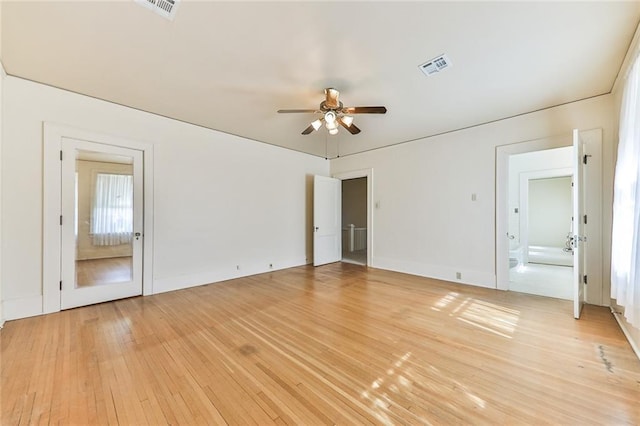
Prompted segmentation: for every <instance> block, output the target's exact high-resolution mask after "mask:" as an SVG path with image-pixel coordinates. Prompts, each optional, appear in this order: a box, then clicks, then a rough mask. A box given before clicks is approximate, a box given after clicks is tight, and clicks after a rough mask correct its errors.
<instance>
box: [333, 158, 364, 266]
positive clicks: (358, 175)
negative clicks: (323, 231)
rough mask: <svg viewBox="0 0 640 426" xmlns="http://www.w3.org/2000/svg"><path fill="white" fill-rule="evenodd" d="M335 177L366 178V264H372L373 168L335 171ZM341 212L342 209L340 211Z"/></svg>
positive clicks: (347, 178) (342, 178) (345, 178)
mask: <svg viewBox="0 0 640 426" xmlns="http://www.w3.org/2000/svg"><path fill="white" fill-rule="evenodd" d="M332 177H334V178H336V179H340V180H341V181H342V180H349V179H357V178H363V177H366V178H367V266H373V262H372V260H373V169H372V168H370V169H360V170H352V171H348V172H341V173H335V174H333V175H332ZM340 214H342V211H340Z"/></svg>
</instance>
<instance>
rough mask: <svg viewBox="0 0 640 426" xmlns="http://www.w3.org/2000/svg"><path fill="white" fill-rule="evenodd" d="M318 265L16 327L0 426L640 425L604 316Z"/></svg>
mask: <svg viewBox="0 0 640 426" xmlns="http://www.w3.org/2000/svg"><path fill="white" fill-rule="evenodd" d="M571 314H572V311H571V304H570V303H569V302H567V301H564V300H557V299H548V298H543V297H538V296H530V295H524V294H518V293H512V292H501V291H496V290H490V289H484V288H477V287H470V286H464V285H460V284H453V283H447V282H442V281H437V280H431V279H426V278H420V277H415V276H410V275H406V274H399V273H395V272H390V271H382V270H376V269H373V268H366V267H362V266H358V265H349V264H341V263H336V264H331V265H326V266H322V267H318V268H314V267H310V266H305V267H299V268H292V269H288V270H283V271H277V272H271V273H268V274H262V275H257V276H252V277H246V278H241V279H237V280H230V281H226V282H222V283H216V284H211V285H205V286H200V287H195V288H190V289H187V290H181V291H175V292H171V293H164V294H159V295H155V296H149V297H138V298H131V299H126V300H120V301H116V302H111V303H104V304H100V305H94V306H88V307H83V308H77V309H72V310H68V311H63V312H59V313H55V314H51V315H45V316H41V317H35V318H27V319H24V320H17V321H10V322H7V323H6V324H5V327H4V328H3V329H2V331H0V338H1V354H0V355H1V357H2V358H1V361H2V362H1V366H0V367H1V368H0V378H1V385H2V389H1V391H0V392H1V395H0V397H1V402H2V404H1V406H0V424H91V425H93V424H105V425H111V424H113V425H115V424H121V425H142V424H149V425H160V424H218V425H250V424H256V425H268V424H278V425H292V424H304V425H311V424H313V425H319V424H491V425H493V424H536V425H538V424H580V425H582V424H640V404H638V401H640V361H639V360H638V359H637V358H636V357H635V355H634V354H633V352H632V350H631V348H630V347H629V344H628V343H627V342H626V340H625V339H624V335H623V334H622V333H621V331H620V329H619V328H618V326H617V324H616V323H615V320H614V318H613V317H612V315H611V313H610V312H609V310H608V309H607V308H601V307H595V306H585V309H584V315H583V318H582V319H581V320H579V321H576V320H574V319H573V318H572V315H571Z"/></svg>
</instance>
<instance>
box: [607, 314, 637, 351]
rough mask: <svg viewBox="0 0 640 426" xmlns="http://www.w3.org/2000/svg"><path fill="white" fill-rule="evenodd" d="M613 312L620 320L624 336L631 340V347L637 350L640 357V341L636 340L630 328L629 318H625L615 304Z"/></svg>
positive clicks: (618, 320)
mask: <svg viewBox="0 0 640 426" xmlns="http://www.w3.org/2000/svg"><path fill="white" fill-rule="evenodd" d="M611 313H612V314H613V317H614V318H615V319H616V321H617V322H618V325H619V326H620V329H621V330H622V332H623V333H624V336H625V337H626V338H627V340H628V341H629V344H630V345H631V349H633V352H635V354H636V356H637V357H638V359H640V342H636V341H635V339H634V338H633V334H632V333H631V330H629V325H628V324H627V320H626V319H625V318H624V316H623V315H622V313H620V312H618V311H617V310H615V309H614V308H613V306H612V307H611Z"/></svg>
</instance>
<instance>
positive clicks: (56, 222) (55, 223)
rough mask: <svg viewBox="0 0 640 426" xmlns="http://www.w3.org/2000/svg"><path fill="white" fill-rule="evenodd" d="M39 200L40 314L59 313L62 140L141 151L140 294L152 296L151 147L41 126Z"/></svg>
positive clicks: (52, 125) (139, 143)
mask: <svg viewBox="0 0 640 426" xmlns="http://www.w3.org/2000/svg"><path fill="white" fill-rule="evenodd" d="M43 127H44V128H43V134H44V138H43V145H44V146H43V154H44V159H43V177H44V181H43V200H42V312H43V313H45V314H47V313H51V312H58V311H60V307H61V305H60V279H61V278H60V277H61V265H60V262H61V229H60V215H61V203H60V201H61V192H62V182H61V161H60V151H61V149H62V138H64V137H66V138H72V139H79V140H84V141H88V142H96V143H101V144H104V145H112V146H119V147H124V148H130V149H136V150H139V151H142V155H143V169H144V172H143V180H144V182H143V192H144V195H143V198H144V200H143V209H144V213H143V218H144V219H143V220H144V225H143V227H144V231H143V232H144V244H143V254H142V265H143V266H142V294H143V296H147V295H150V294H153V145H152V144H150V143H146V142H140V141H134V140H130V139H124V138H120V137H115V136H110V135H105V134H101V133H97V132H93V131H90V130H83V129H78V128H75V127H70V126H64V125H59V124H55V123H47V122H45V123H44V126H43Z"/></svg>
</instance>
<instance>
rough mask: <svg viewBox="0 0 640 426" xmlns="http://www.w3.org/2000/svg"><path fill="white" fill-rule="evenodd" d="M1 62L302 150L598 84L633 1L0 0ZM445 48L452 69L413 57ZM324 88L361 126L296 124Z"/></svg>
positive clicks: (531, 103)
mask: <svg viewBox="0 0 640 426" xmlns="http://www.w3.org/2000/svg"><path fill="white" fill-rule="evenodd" d="M1 7H2V27H1V31H2V50H1V52H2V62H3V64H4V67H5V70H6V71H7V73H8V74H10V75H13V76H17V77H22V78H26V79H30V80H34V81H38V82H42V83H45V84H49V85H52V86H56V87H60V88H63V89H68V90H71V91H74V92H78V93H82V94H86V95H89V96H93V97H96V98H100V99H105V100H109V101H112V102H115V103H118V104H123V105H128V106H131V107H133V108H138V109H141V110H145V111H150V112H153V113H156V114H160V115H164V116H167V117H172V118H175V119H178V120H183V121H186V122H189V123H193V124H197V125H200V126H204V127H208V128H211V129H216V130H221V131H224V132H228V133H231V134H236V135H240V136H243V137H246V138H250V139H255V140H258V141H262V142H266V143H269V144H275V145H280V146H284V147H288V148H291V149H294V150H298V151H304V152H308V153H310V154H314V155H319V156H324V155H325V152H330V153H331V154H330V155H329V156H334V155H335V154H336V152H337V151H336V150H335V145H336V144H338V145H339V151H340V154H341V155H346V154H349V153H354V152H361V151H366V150H369V149H373V148H377V147H381V146H386V145H392V144H397V143H402V142H406V141H409V140H413V139H417V138H421V137H426V136H430V135H434V134H439V133H443V132H448V131H452V130H456V129H460V128H465V127H469V126H474V125H477V124H481V123H485V122H489V121H493V120H498V119H502V118H506V117H510V116H514V115H518V114H523V113H526V112H530V111H535V110H539V109H543V108H548V107H551V106H555V105H559V104H563V103H567V102H572V101H576V100H580V99H584V98H588V97H592V96H598V95H601V94H605V93H609V92H610V91H611V89H612V86H613V83H614V81H615V79H616V75H617V73H618V71H619V69H620V66H621V64H622V61H623V59H624V55H625V53H626V51H627V49H628V47H629V44H630V42H631V40H632V38H633V34H634V31H635V30H636V28H637V26H638V22H639V20H640V2H637V1H635V2H629V1H627V2H614V1H602V2H598V1H594V2H478V1H474V2H406V3H405V2H398V1H390V2H363V1H360V2H309V1H305V2H269V1H261V2H244V1H236V2H213V1H209V2H202V1H189V0H186V1H184V0H183V1H182V3H181V4H180V6H179V9H178V10H177V14H176V17H175V20H174V21H173V22H170V21H167V20H165V19H163V18H162V17H160V16H158V15H157V14H154V13H153V12H151V11H149V10H147V9H145V8H143V7H140V6H139V5H137V4H135V3H134V2H133V0H131V1H79V2H77V1H70V2H58V1H44V2H38V1H20V2H11V1H3V2H2V6H1ZM442 53H445V54H447V55H448V56H449V58H450V59H451V61H452V63H453V67H452V68H450V69H448V70H446V71H444V72H442V73H440V74H436V75H435V76H431V77H426V76H424V75H423V74H422V73H421V72H420V70H419V69H418V65H420V64H421V63H423V62H425V61H426V60H428V59H431V58H432V57H434V56H436V55H439V54H442ZM325 87H335V88H337V89H338V90H340V92H341V100H342V101H343V102H344V104H345V106H347V105H348V106H358V105H385V106H386V107H387V109H388V113H387V114H386V115H358V116H356V120H355V123H356V124H357V125H358V126H359V127H360V128H361V129H362V133H360V134H359V135H355V136H352V135H350V134H348V133H347V132H346V131H344V130H342V131H341V132H340V133H339V134H338V135H337V136H329V135H327V133H326V131H325V130H324V129H321V131H318V132H314V133H312V134H311V135H308V136H302V135H300V132H301V131H302V130H303V129H304V128H305V127H307V126H308V125H309V123H310V122H311V121H312V120H313V119H314V117H313V115H305V114H277V113H276V111H277V110H278V109H285V108H316V107H317V106H318V104H319V103H320V102H321V101H322V100H323V89H324V88H325Z"/></svg>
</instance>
